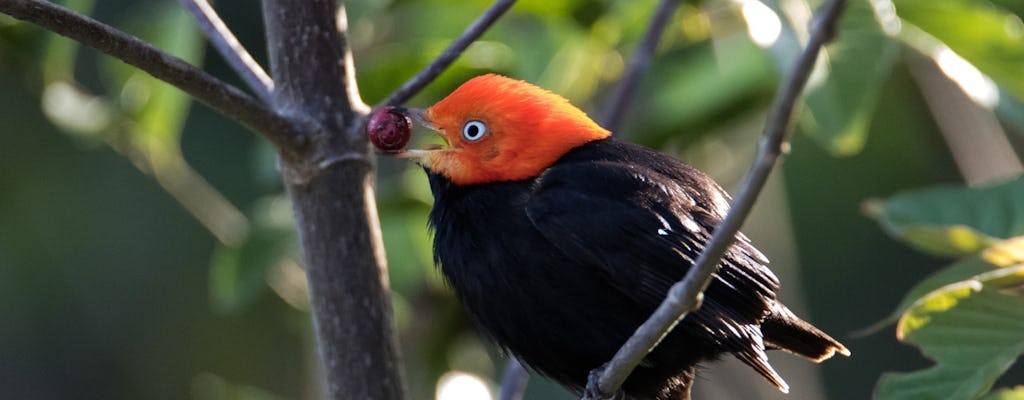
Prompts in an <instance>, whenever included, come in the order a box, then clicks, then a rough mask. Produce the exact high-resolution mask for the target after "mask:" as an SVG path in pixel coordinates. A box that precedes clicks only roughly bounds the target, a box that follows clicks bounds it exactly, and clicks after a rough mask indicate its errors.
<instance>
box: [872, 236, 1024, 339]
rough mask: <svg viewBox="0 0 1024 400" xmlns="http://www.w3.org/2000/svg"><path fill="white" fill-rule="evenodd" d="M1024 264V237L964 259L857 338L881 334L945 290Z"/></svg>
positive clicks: (925, 282)
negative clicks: (925, 299)
mask: <svg viewBox="0 0 1024 400" xmlns="http://www.w3.org/2000/svg"><path fill="white" fill-rule="evenodd" d="M1020 264H1024V237H1017V238H1013V239H1010V240H1006V241H1003V242H999V243H996V244H994V245H992V246H991V247H989V248H987V249H985V250H984V251H983V252H981V253H979V254H975V255H972V256H969V257H966V258H963V259H961V260H959V261H957V262H955V263H953V264H952V265H950V266H948V267H946V268H943V269H942V270H939V271H938V272H935V273H933V274H931V275H930V276H928V277H927V278H925V279H924V280H923V281H921V282H919V283H918V284H917V285H915V286H914V287H913V288H912V289H910V292H908V293H907V294H906V295H905V296H903V300H901V301H900V303H899V305H897V306H896V310H894V311H893V312H892V313H891V314H889V316H887V317H886V318H884V319H882V320H881V321H878V322H876V323H874V324H872V325H871V326H869V327H867V328H865V329H862V330H861V331H860V332H858V333H857V335H866V334H870V333H873V332H877V331H878V330H881V329H882V328H884V327H886V326H888V325H889V324H892V323H894V322H896V321H898V320H899V319H900V316H902V315H903V314H904V313H905V312H907V310H908V309H910V307H911V306H913V305H914V303H915V302H917V301H918V299H921V298H923V297H925V296H926V295H927V294H929V293H931V292H934V291H936V290H938V289H940V288H942V287H944V286H947V285H951V284H954V283H957V282H962V281H965V280H968V279H972V278H974V277H976V276H979V275H982V274H985V273H987V272H990V271H994V270H998V269H1000V268H1009V267H1013V266H1016V265H1020Z"/></svg>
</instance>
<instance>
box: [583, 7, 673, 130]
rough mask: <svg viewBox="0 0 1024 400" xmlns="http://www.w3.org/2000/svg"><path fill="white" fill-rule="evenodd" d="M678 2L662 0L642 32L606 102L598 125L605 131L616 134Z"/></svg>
mask: <svg viewBox="0 0 1024 400" xmlns="http://www.w3.org/2000/svg"><path fill="white" fill-rule="evenodd" d="M679 2H680V0H661V3H659V4H658V8H657V9H656V10H654V15H652V16H651V22H650V23H648V24H647V31H645V32H644V37H643V39H641V40H640V45H639V46H637V48H636V51H635V52H633V59H632V60H631V61H630V63H629V68H628V69H627V70H626V73H625V74H624V75H623V76H622V79H620V80H619V84H618V86H616V87H615V93H614V94H612V97H611V100H609V101H608V106H607V108H606V109H605V112H604V121H602V124H601V125H602V126H604V128H605V129H607V130H610V131H612V132H615V131H616V130H617V129H618V128H619V125H621V123H622V116H623V115H624V114H625V113H626V108H627V106H628V104H629V100H630V99H632V98H633V93H635V92H636V87H637V85H638V84H640V76H641V75H643V74H644V72H646V71H647V69H648V68H649V67H650V66H651V60H652V59H653V58H654V50H655V49H657V47H658V42H659V39H661V33H662V32H664V31H665V26H666V25H668V21H669V20H670V19H671V18H672V11H673V10H675V9H676V7H677V6H678V5H679Z"/></svg>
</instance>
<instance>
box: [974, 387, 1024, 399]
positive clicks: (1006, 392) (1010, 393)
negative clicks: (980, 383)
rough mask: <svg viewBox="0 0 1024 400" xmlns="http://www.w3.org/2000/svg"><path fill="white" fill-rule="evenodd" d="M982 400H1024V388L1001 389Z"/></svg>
mask: <svg viewBox="0 0 1024 400" xmlns="http://www.w3.org/2000/svg"><path fill="white" fill-rule="evenodd" d="M982 400H1024V386H1017V387H1014V388H1010V389H1000V390H998V391H995V392H992V393H989V394H988V396H985V397H982Z"/></svg>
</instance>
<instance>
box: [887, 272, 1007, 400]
mask: <svg viewBox="0 0 1024 400" xmlns="http://www.w3.org/2000/svg"><path fill="white" fill-rule="evenodd" d="M994 272H996V271H994ZM998 272H999V273H998V274H992V273H990V275H988V276H984V277H978V278H977V279H972V280H968V281H964V282H958V283H955V284H952V285H948V286H945V287H943V288H941V289H939V290H936V291H934V292H932V293H931V294H929V295H928V296H925V297H924V298H922V299H921V300H919V301H918V302H916V303H915V305H914V306H913V307H912V308H911V309H910V310H909V311H908V312H907V313H906V314H904V316H903V318H901V319H900V322H899V324H898V326H897V332H898V335H899V336H900V338H901V340H903V341H905V342H909V343H913V344H916V345H917V346H918V347H920V349H921V352H922V353H924V354H925V355H926V356H928V357H929V358H931V359H933V360H935V361H936V365H935V366H932V367H930V368H927V369H924V370H920V371H914V372H909V373H888V374H885V375H884V376H883V377H882V379H881V381H880V382H879V384H878V386H877V388H876V390H875V398H876V399H879V400H901V399H949V400H958V399H964V400H967V399H975V398H977V397H978V396H979V395H982V394H984V393H985V392H986V391H988V390H989V389H990V388H991V386H992V384H993V383H994V382H995V380H996V379H998V378H999V376H1000V375H1002V374H1003V373H1004V372H1005V371H1006V370H1007V369H1009V368H1010V366H1011V365H1012V364H1013V362H1014V361H1015V360H1016V359H1017V358H1018V357H1019V356H1020V354H1021V353H1022V352H1024V299H1022V298H1021V297H1018V296H1012V295H1007V294H1003V293H1000V291H999V288H1000V287H1001V286H1002V285H1007V284H1011V283H1014V284H1017V285H1019V284H1021V283H1022V282H1024V265H1018V266H1016V267H1013V268H1008V269H1002V270H998Z"/></svg>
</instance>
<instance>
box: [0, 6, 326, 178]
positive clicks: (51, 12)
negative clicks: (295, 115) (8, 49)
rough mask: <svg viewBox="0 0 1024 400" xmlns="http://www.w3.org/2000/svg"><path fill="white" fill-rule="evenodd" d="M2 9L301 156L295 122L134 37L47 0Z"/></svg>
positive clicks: (286, 155)
mask: <svg viewBox="0 0 1024 400" xmlns="http://www.w3.org/2000/svg"><path fill="white" fill-rule="evenodd" d="M0 12H3V13H5V14H8V15H10V16H12V17H14V18H17V19H20V20H23V21H27V22H31V23H34V24H37V25H39V26H41V27H43V28H46V29H48V30H50V31H53V32H55V33H58V34H60V35H63V36H66V37H68V38H71V39H74V40H76V41H78V42H81V43H82V44H84V45H86V46H89V47H92V48H95V49H97V50H99V51H101V52H103V53H106V54H108V55H110V56H112V57H114V58H117V59H119V60H121V61H124V62H126V63H128V64H131V65H133V66H135V67H138V68H139V69H141V70H143V71H146V72H147V73H149V74H150V75H153V77H155V78H157V79H160V80H162V81H164V82H167V83H169V84H171V85H174V86H176V87H177V88H179V89H181V90H183V91H185V92H186V93H188V94H189V95H191V96H192V97H194V98H196V99H197V100H199V101H201V102H203V103H206V104H207V105H209V106H210V107H212V108H214V109H215V110H217V111H219V112H221V113H222V114H224V115H226V116H228V117H229V118H231V119H234V120H236V121H239V122H241V123H242V124H243V125H245V126H247V127H249V129H252V130H253V131H256V132H259V133H260V134H262V135H263V136H265V137H267V139H269V140H270V141H271V142H273V143H274V144H275V145H276V146H277V147H278V149H280V150H281V152H282V156H283V157H284V158H285V159H297V158H298V153H299V152H301V151H302V149H304V147H305V145H306V137H305V135H304V134H303V133H302V130H301V128H300V127H298V126H297V124H296V123H295V121H292V120H290V119H288V118H286V117H284V116H282V115H280V114H278V113H276V112H274V111H273V110H271V109H270V108H268V106H267V105H266V104H263V103H262V102H260V101H257V100H256V99H254V98H253V97H252V96H249V95H248V94H246V93H245V92H243V91H241V90H239V89H238V88H236V87H234V86H231V85H229V84H228V83H225V82H223V81H221V80H219V79H217V78H214V77H213V76H210V75H209V74H207V73H205V72H203V71H202V70H200V69H199V68H196V67H194V66H192V65H190V64H189V63H187V62H185V61H184V60H182V59H180V58H177V57H174V56H172V55H170V54H167V53H165V52H163V51H161V50H160V49H157V48H156V47H153V45H151V44H149V43H146V42H144V41H142V40H140V39H139V38H137V37H135V36H132V35H129V34H127V33H124V32H121V31H119V30H117V29H115V28H113V27H111V26H109V25H106V24H103V23H101V22H98V21H96V20H94V19H92V18H89V17H87V16H84V15H81V14H78V13H75V12H74V11H71V10H68V9H67V8H64V7H61V6H59V5H56V4H53V3H50V2H48V1H42V0H0Z"/></svg>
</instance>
